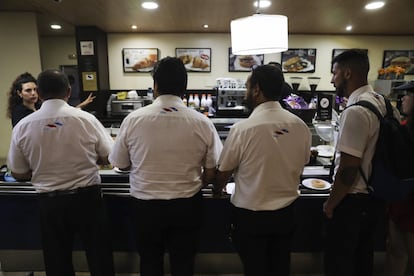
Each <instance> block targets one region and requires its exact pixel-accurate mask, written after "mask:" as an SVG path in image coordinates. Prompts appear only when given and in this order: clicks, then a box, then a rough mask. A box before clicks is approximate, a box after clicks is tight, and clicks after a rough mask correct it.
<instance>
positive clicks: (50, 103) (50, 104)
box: [40, 99, 69, 108]
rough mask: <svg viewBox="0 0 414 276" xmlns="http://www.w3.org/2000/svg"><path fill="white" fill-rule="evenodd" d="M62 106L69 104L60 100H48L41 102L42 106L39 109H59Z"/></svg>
mask: <svg viewBox="0 0 414 276" xmlns="http://www.w3.org/2000/svg"><path fill="white" fill-rule="evenodd" d="M64 105H69V104H68V103H67V102H66V101H65V100H62V99H49V100H46V101H44V102H42V105H41V107H40V108H43V107H53V108H55V107H60V106H64Z"/></svg>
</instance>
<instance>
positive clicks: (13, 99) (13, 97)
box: [7, 72, 37, 118]
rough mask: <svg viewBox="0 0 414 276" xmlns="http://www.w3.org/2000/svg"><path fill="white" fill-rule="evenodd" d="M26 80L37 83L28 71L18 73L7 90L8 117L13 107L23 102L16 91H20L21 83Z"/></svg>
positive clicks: (26, 81) (10, 115)
mask: <svg viewBox="0 0 414 276" xmlns="http://www.w3.org/2000/svg"><path fill="white" fill-rule="evenodd" d="M28 82H34V83H36V84H37V82H36V79H35V78H34V77H33V76H32V75H31V74H30V73H28V72H26V73H23V74H21V75H19V76H18V77H17V78H16V79H15V80H14V81H13V84H12V87H11V88H10V91H9V105H8V107H7V117H8V118H11V117H12V113H13V110H14V108H15V107H16V106H17V105H19V104H21V103H22V102H23V100H22V99H21V98H20V96H19V94H18V92H17V91H22V87H23V84H25V83H28Z"/></svg>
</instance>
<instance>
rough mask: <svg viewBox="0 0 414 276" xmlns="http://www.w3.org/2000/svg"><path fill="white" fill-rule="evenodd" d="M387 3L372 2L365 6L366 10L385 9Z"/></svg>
mask: <svg viewBox="0 0 414 276" xmlns="http://www.w3.org/2000/svg"><path fill="white" fill-rule="evenodd" d="M384 5H385V3H384V2H382V1H377V2H371V3H368V4H366V5H365V9H367V10H376V9H380V8H382V7H384Z"/></svg>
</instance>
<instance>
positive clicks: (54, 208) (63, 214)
mask: <svg viewBox="0 0 414 276" xmlns="http://www.w3.org/2000/svg"><path fill="white" fill-rule="evenodd" d="M38 198H39V206H40V216H41V228H42V246H43V254H44V260H45V268H46V275H48V276H73V275H75V272H74V269H73V265H72V249H73V241H74V236H75V234H78V235H79V237H80V239H81V241H82V243H83V246H84V248H85V251H86V257H87V260H88V265H89V271H90V273H91V275H93V276H103V275H105V276H106V275H108V276H112V275H114V268H113V259H112V250H111V241H110V237H109V235H108V228H109V227H108V224H107V218H106V213H105V208H104V205H103V200H102V195H101V191H100V188H99V187H98V186H92V187H87V188H80V189H77V190H76V191H72V192H68V191H62V192H52V193H46V194H39V197H38Z"/></svg>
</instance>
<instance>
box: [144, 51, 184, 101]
mask: <svg viewBox="0 0 414 276" xmlns="http://www.w3.org/2000/svg"><path fill="white" fill-rule="evenodd" d="M152 78H153V80H154V83H156V84H157V87H158V93H159V94H160V95H163V94H172V95H176V96H180V97H181V96H182V95H183V94H184V92H185V90H186V89H187V70H186V69H185V67H184V64H183V62H182V61H181V59H179V58H175V57H165V58H163V59H161V60H160V61H158V62H157V64H155V66H154V70H153V71H152Z"/></svg>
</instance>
